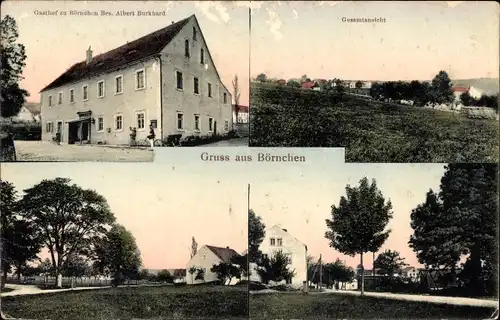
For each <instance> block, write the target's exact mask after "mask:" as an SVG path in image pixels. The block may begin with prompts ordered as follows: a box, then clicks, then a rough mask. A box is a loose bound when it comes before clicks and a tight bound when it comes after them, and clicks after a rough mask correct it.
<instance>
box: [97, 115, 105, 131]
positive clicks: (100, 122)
mask: <svg viewBox="0 0 500 320" xmlns="http://www.w3.org/2000/svg"><path fill="white" fill-rule="evenodd" d="M103 130H104V118H103V117H99V118H97V131H103Z"/></svg>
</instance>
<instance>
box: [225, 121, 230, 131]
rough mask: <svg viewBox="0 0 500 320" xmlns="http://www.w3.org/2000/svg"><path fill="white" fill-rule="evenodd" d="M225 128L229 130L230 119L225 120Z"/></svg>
mask: <svg viewBox="0 0 500 320" xmlns="http://www.w3.org/2000/svg"><path fill="white" fill-rule="evenodd" d="M224 130H225V131H229V121H227V120H226V121H224Z"/></svg>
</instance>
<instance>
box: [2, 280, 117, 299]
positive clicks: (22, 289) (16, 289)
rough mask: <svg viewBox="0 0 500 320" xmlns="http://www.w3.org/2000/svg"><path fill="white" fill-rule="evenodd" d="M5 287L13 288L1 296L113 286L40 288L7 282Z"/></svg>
mask: <svg viewBox="0 0 500 320" xmlns="http://www.w3.org/2000/svg"><path fill="white" fill-rule="evenodd" d="M5 288H7V289H12V291H9V292H2V293H1V294H0V296H2V297H10V296H24V295H31V294H44V293H52V292H65V291H75V290H76V291H78V290H96V289H107V288H111V286H103V287H76V288H73V289H46V290H43V289H40V288H38V287H37V286H34V285H27V284H9V283H7V284H5Z"/></svg>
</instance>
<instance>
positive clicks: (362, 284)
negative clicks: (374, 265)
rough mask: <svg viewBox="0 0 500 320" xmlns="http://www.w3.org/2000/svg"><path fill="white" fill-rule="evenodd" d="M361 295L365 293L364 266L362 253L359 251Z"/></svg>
mask: <svg viewBox="0 0 500 320" xmlns="http://www.w3.org/2000/svg"><path fill="white" fill-rule="evenodd" d="M360 264H361V295H364V294H365V268H364V267H363V253H361V262H360Z"/></svg>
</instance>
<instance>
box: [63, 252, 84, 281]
mask: <svg viewBox="0 0 500 320" xmlns="http://www.w3.org/2000/svg"><path fill="white" fill-rule="evenodd" d="M62 273H63V276H65V277H75V278H81V277H83V276H85V275H87V274H89V273H90V272H89V265H88V263H87V261H86V260H85V258H84V257H82V256H79V255H74V254H73V255H70V256H68V259H66V261H65V264H64V266H63V268H62Z"/></svg>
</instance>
